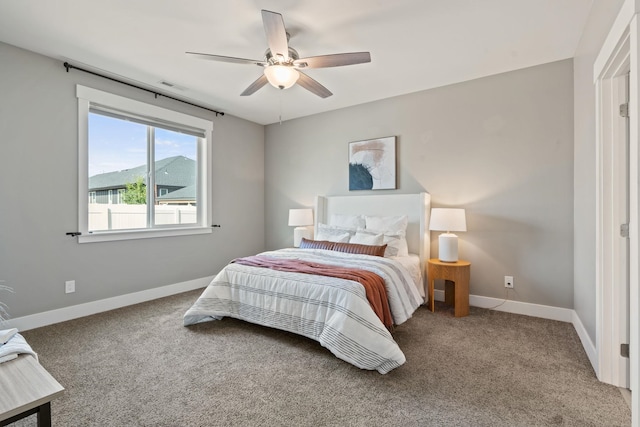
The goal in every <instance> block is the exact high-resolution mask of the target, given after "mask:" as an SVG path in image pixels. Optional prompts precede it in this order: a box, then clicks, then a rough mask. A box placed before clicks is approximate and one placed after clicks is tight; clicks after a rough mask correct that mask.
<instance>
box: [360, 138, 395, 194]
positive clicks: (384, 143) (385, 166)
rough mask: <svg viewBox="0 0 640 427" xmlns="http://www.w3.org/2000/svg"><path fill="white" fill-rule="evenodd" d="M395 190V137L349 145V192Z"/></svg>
mask: <svg viewBox="0 0 640 427" xmlns="http://www.w3.org/2000/svg"><path fill="white" fill-rule="evenodd" d="M395 189H396V137H395V136H387V137H383V138H375V139H367V140H363V141H353V142H350V143H349V191H359V190H395Z"/></svg>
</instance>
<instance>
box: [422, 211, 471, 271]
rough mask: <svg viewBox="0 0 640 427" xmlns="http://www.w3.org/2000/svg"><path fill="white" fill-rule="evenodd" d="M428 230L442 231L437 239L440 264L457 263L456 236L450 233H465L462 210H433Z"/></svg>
mask: <svg viewBox="0 0 640 427" xmlns="http://www.w3.org/2000/svg"><path fill="white" fill-rule="evenodd" d="M429 230H434V231H444V233H442V234H441V235H440V237H438V259H439V260H440V261H442V262H457V261H458V236H456V235H455V234H453V233H451V232H452V231H467V221H466V219H465V215H464V209H452V208H433V209H431V221H430V222H429Z"/></svg>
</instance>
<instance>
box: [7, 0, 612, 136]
mask: <svg viewBox="0 0 640 427" xmlns="http://www.w3.org/2000/svg"><path fill="white" fill-rule="evenodd" d="M595 1H606V0H595ZM592 2H593V0H395V1H393V0H233V1H231V0H189V1H178V0H174V1H172V0H101V1H87V0H56V1H43V0H19V1H16V0H0V41H3V42H5V43H9V44H12V45H15V46H19V47H22V48H24V49H28V50H32V51H34V52H38V53H41V54H44V55H47V56H51V57H53V58H57V59H60V60H65V61H69V62H70V63H71V64H73V65H77V66H81V67H84V68H90V69H94V70H99V71H101V72H103V73H108V74H111V75H117V76H120V78H123V79H127V80H130V81H135V82H138V83H142V84H144V85H146V86H152V87H155V88H161V90H162V91H163V92H165V93H167V94H168V95H172V96H176V97H178V98H182V99H186V100H190V101H193V102H197V103H200V104H202V105H205V106H208V107H211V108H213V109H216V110H219V111H224V112H226V113H228V114H232V115H234V116H238V117H242V118H244V119H248V120H251V121H254V122H257V123H260V124H269V123H274V122H277V121H278V120H279V117H280V115H281V114H282V120H287V119H292V118H296V117H303V116H307V115H310V114H315V113H319V112H323V111H329V110H335V109H338V108H343V107H347V106H351V105H356V104H362V103H365V102H370V101H375V100H378V99H383V98H389V97H392V96H396V95H401V94H405V93H411V92H416V91H420V90H425V89H429V88H433V87H438V86H443V85H448V84H452V83H457V82H461V81H466V80H471V79H475V78H479V77H483V76H487V75H492V74H496V73H501V72H505V71H510V70H515V69H519V68H524V67H529V66H533V65H537V64H543V63H548V62H552V61H557V60H561V59H565V58H570V57H573V55H574V52H575V49H576V46H577V45H578V42H579V40H580V36H581V33H582V29H583V27H584V25H585V22H586V20H587V17H588V14H589V10H590V8H591V5H592ZM261 9H267V10H271V11H275V12H279V13H281V14H282V15H283V17H284V22H285V26H286V27H287V30H288V32H289V33H291V40H290V45H291V46H292V47H294V48H295V49H296V50H297V51H298V53H299V54H300V56H301V57H306V56H315V55H324V54H331V53H342V52H358V51H369V52H371V63H369V64H359V65H352V66H348V67H337V68H326V69H311V70H307V71H306V73H307V74H308V75H309V76H311V77H313V78H314V79H316V80H318V81H319V82H320V83H321V84H323V85H324V86H326V87H327V88H328V89H329V90H331V91H332V92H333V94H334V95H333V96H331V97H329V98H326V99H321V98H319V97H317V96H315V95H313V94H312V93H311V92H308V91H307V90H305V89H303V88H301V87H299V86H297V85H296V86H294V87H293V88H291V89H287V90H284V91H279V90H278V89H275V88H273V87H271V86H269V85H267V86H265V87H264V88H262V89H260V90H259V91H258V92H256V93H255V94H253V95H251V96H248V97H240V93H241V92H242V91H243V90H244V89H245V88H246V87H247V86H248V85H249V84H250V83H251V82H253V81H254V80H255V79H257V78H258V77H259V76H260V73H261V72H262V69H261V68H260V67H258V66H251V65H239V64H229V63H220V62H212V61H203V60H200V59H196V58H193V57H189V56H187V55H185V53H184V52H185V51H195V52H205V53H213V54H217V55H224V56H236V57H241V58H249V59H262V58H263V55H264V52H265V50H266V49H267V42H266V39H265V35H264V30H263V26H262V18H261V14H260V10H261ZM0 66H1V61H0ZM77 72H78V71H77ZM163 80H164V81H168V82H171V83H173V84H175V85H177V86H179V87H181V88H182V89H181V90H177V89H167V88H166V87H164V86H163V85H161V84H160V83H159V82H160V81H163ZM279 92H280V93H279Z"/></svg>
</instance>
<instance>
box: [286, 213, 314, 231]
mask: <svg viewBox="0 0 640 427" xmlns="http://www.w3.org/2000/svg"><path fill="white" fill-rule="evenodd" d="M307 225H313V210H312V209H289V226H291V227H300V226H307Z"/></svg>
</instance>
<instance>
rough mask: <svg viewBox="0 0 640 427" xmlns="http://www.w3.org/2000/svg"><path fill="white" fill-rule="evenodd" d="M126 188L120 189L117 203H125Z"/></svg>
mask: <svg viewBox="0 0 640 427" xmlns="http://www.w3.org/2000/svg"><path fill="white" fill-rule="evenodd" d="M125 191H126V190H125V189H124V188H118V194H117V195H116V203H117V204H119V205H121V204H123V203H124V192H125Z"/></svg>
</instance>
